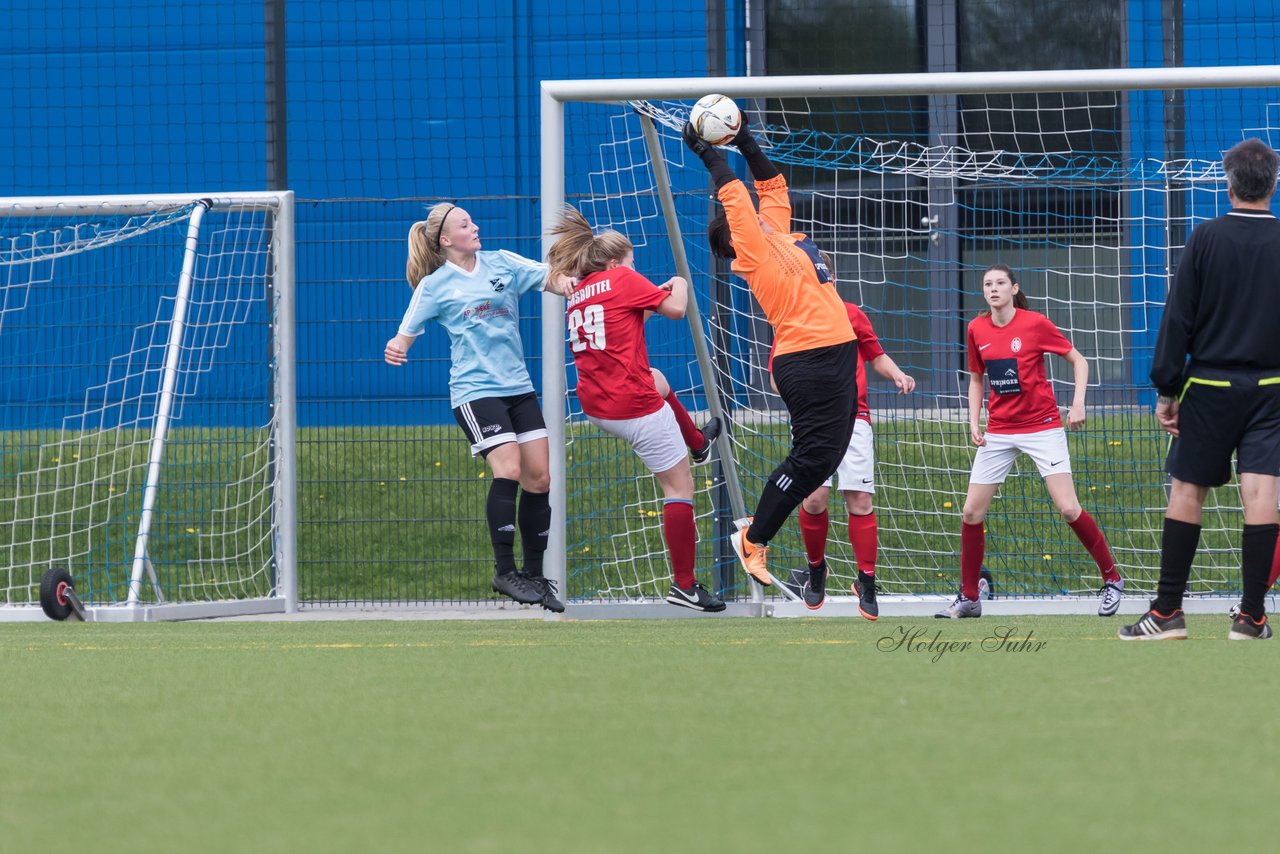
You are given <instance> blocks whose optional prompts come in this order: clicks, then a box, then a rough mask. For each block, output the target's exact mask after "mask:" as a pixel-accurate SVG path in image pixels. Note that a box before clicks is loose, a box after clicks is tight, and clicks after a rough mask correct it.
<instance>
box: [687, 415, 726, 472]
mask: <svg viewBox="0 0 1280 854" xmlns="http://www.w3.org/2000/svg"><path fill="white" fill-rule="evenodd" d="M722 427H723V425H722V424H721V423H720V419H719V418H712V419H711V420H710V421H708V422H707V426H706V427H703V428H702V438H703V439H706V442H705V443H704V444H703V446H702V447H701V448H699V449H698V450H696V451H690V452H689V458H690V460H691V461H692V462H693V464H694V465H695V466H700V465H702V464H703V463H705V462H706V461H707V460H709V459H711V450H712V448H714V447H715V444H716V439H717V438H718V437H719V436H720V430H721V429H722Z"/></svg>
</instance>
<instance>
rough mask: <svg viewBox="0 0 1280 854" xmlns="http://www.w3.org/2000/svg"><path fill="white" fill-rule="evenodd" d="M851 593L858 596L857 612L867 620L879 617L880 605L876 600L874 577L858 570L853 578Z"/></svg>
mask: <svg viewBox="0 0 1280 854" xmlns="http://www.w3.org/2000/svg"><path fill="white" fill-rule="evenodd" d="M853 595H854V596H857V597H858V613H859V614H861V615H862V616H864V617H866V618H867V619H868V620H878V619H880V605H879V603H877V602H876V577H875V576H874V575H867V574H866V573H865V572H863V571H862V570H858V577H857V578H855V579H854V580H853Z"/></svg>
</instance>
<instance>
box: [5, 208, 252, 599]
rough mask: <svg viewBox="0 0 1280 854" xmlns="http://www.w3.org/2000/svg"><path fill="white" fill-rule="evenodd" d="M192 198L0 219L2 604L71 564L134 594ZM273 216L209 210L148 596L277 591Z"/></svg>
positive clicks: (88, 581)
mask: <svg viewBox="0 0 1280 854" xmlns="http://www.w3.org/2000/svg"><path fill="white" fill-rule="evenodd" d="M192 209H193V206H192V205H172V206H164V207H157V208H156V209H155V210H154V211H152V212H151V213H148V214H144V215H137V216H129V215H114V214H112V213H111V212H110V210H109V208H106V207H104V210H103V212H102V213H101V214H95V215H94V216H92V217H84V216H83V215H81V216H80V217H78V218H68V217H60V216H57V215H49V214H46V215H41V216H37V217H20V216H7V217H4V218H0V270H3V271H4V273H5V279H4V286H3V303H2V304H3V306H4V311H3V314H0V319H2V320H3V325H2V326H0V353H2V355H0V392H2V393H3V395H4V402H3V413H4V415H3V416H2V417H3V425H0V555H3V567H0V603H2V604H8V605H27V604H31V603H33V602H35V601H36V598H37V594H38V590H37V587H38V584H39V581H40V577H41V576H42V575H43V574H44V573H45V572H46V571H47V570H48V569H49V568H51V567H53V566H61V567H65V568H66V569H68V570H69V571H70V572H71V573H72V574H73V575H74V576H75V578H76V586H77V590H78V591H79V593H80V595H81V597H82V598H84V599H86V600H88V601H90V602H95V603H110V602H116V601H121V600H123V599H125V598H126V596H127V593H128V586H129V579H130V573H131V571H132V569H133V560H134V549H135V543H136V539H137V537H138V533H139V521H140V518H141V516H142V510H143V493H144V486H145V484H146V477H147V469H148V460H149V458H150V456H151V454H152V453H153V439H154V437H155V436H156V433H157V430H158V429H159V428H160V427H161V422H160V419H159V412H160V400H161V396H162V388H163V385H164V381H165V373H166V371H165V365H166V354H167V352H168V348H169V339H170V334H171V331H172V329H173V327H174V323H175V305H176V295H177V293H178V283H179V278H180V273H181V271H182V265H183V254H184V243H185V241H186V238H187V232H188V223H189V221H190V219H191V213H192ZM273 223H274V219H273V216H272V213H271V211H270V210H269V209H268V208H266V207H263V208H261V209H253V208H252V207H240V208H237V209H235V210H232V211H225V210H218V209H216V208H215V209H213V210H211V211H209V212H207V213H206V214H205V215H204V219H203V222H202V227H201V229H200V233H199V235H198V243H197V247H198V248H197V250H196V257H195V264H194V268H193V271H192V280H191V288H190V293H189V300H188V304H187V305H186V308H185V314H184V315H183V317H182V320H183V324H182V327H183V332H182V337H181V341H180V345H179V349H178V357H177V361H176V371H175V373H174V376H173V378H172V409H171V414H170V421H169V424H168V434H167V437H168V441H167V443H165V445H164V447H163V451H162V452H161V453H160V456H159V457H158V459H159V462H160V467H159V473H160V474H159V480H158V482H157V484H156V486H157V490H156V498H155V504H154V516H153V521H152V524H151V529H150V535H149V537H148V539H147V549H146V554H147V557H148V559H149V561H150V563H151V566H152V567H153V569H154V571H155V574H156V576H157V579H158V582H159V594H157V593H156V591H155V589H154V588H153V587H152V586H151V584H150V583H149V582H148V583H147V584H146V588H145V590H144V595H143V599H144V601H152V600H155V599H157V598H163V600H164V601H167V602H191V601H212V600H221V599H235V598H246V597H257V596H264V595H268V594H269V593H270V592H271V590H272V588H273V586H274V580H273V572H274V569H273V565H272V561H273V548H272V538H273V531H274V520H273V514H272V496H273V492H272V486H273V482H274V478H275V465H274V459H273V446H272V441H271V440H272V437H273V435H274V431H275V424H274V422H273V419H274V417H275V416H274V410H273V407H272V406H271V400H272V383H273V378H272V370H273V365H272V359H273V343H272V341H273V339H272V331H271V323H272V318H273V312H274V294H273V291H272V276H273V274H274V269H273V261H272V258H273V255H272V237H273V235H272V228H273Z"/></svg>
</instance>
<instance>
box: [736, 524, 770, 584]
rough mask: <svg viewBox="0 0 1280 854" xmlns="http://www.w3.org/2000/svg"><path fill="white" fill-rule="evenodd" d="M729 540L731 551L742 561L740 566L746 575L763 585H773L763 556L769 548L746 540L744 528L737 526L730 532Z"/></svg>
mask: <svg viewBox="0 0 1280 854" xmlns="http://www.w3.org/2000/svg"><path fill="white" fill-rule="evenodd" d="M729 542H730V543H731V544H732V545H733V551H734V553H736V554H737V555H738V560H739V561H741V562H742V568H743V569H745V570H746V571H747V575H750V576H751V577H752V578H754V579H755V580H756V581H758V582H760V584H761V585H763V586H765V587H771V586H773V576H772V575H770V574H769V569H768V562H767V560H766V557H765V553H766V552H768V551H769V549H768V548H766V547H765V546H758V545H756V544H755V543H753V542H751V541H750V540H748V539H747V529H746V528H739V529H738V530H736V531H734V532H733V533H732V534H730V535H729Z"/></svg>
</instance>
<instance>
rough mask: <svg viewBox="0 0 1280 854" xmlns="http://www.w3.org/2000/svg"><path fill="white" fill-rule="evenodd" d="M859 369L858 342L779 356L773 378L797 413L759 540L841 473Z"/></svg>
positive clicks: (755, 532)
mask: <svg viewBox="0 0 1280 854" xmlns="http://www.w3.org/2000/svg"><path fill="white" fill-rule="evenodd" d="M857 371H858V342H857V341H850V342H848V343H845V344H836V345H834V346H832V347H819V348H817V349H815V350H801V351H800V352H798V353H787V354H786V355H783V356H777V357H775V358H774V360H773V381H774V384H775V385H777V387H778V394H779V395H780V396H781V397H782V402H783V403H785V404H786V406H787V411H788V412H789V413H790V415H791V453H789V454H787V458H786V459H785V460H783V461H782V462H781V463H779V464H778V467H777V468H776V469H774V470H773V474H771V475H770V476H769V482H768V483H767V484H766V486H765V490H764V492H763V494H762V495H761V498H760V504H759V507H758V508H757V510H756V515H755V520H754V521H753V522H752V524H751V530H750V531H749V533H748V536H749V538H750V540H751V541H752V542H753V543H767V542H768V541H769V540H771V539H772V538H773V536H774V535H775V534H776V533H778V530H779V529H780V528H781V527H782V526H783V524H784V523H785V522H786V521H787V517H788V516H790V515H791V511H792V510H794V509H795V508H796V506H797V505H798V504H799V503H800V502H801V501H803V500H804V499H805V497H806V496H808V495H809V493H811V492H813V491H814V490H815V489H817V488H818V487H819V486H821V485H822V482H823V481H824V480H826V479H827V478H829V477H831V476H832V475H833V474H835V471H836V469H837V468H838V467H839V465H840V460H841V459H843V458H844V452H845V450H846V449H847V448H848V447H849V438H850V437H851V436H852V435H853V422H854V417H855V416H856V415H857V406H858V381H857Z"/></svg>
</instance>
